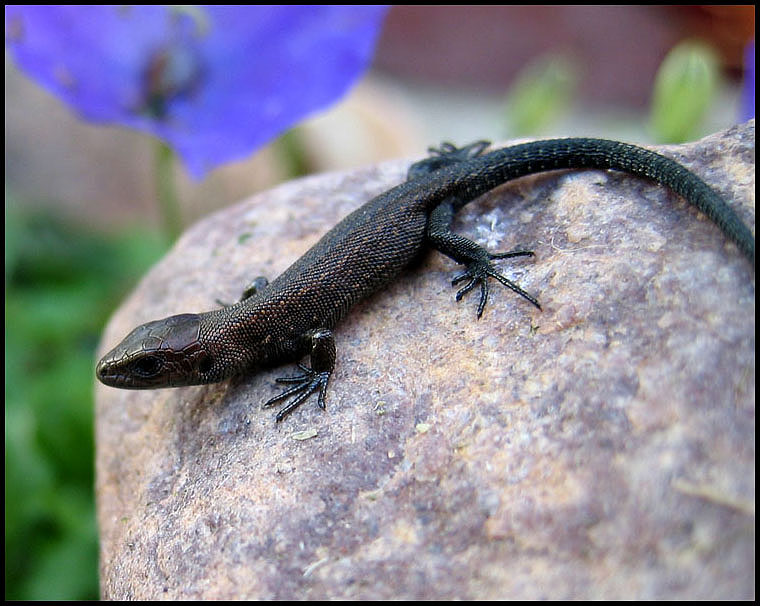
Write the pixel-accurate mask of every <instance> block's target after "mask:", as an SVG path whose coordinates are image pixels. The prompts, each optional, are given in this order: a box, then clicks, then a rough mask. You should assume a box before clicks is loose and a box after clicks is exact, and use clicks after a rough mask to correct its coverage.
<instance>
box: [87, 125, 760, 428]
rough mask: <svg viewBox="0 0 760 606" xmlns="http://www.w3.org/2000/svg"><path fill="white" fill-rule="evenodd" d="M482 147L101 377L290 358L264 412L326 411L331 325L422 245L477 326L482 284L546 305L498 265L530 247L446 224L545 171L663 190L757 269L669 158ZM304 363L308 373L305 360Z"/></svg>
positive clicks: (451, 151)
mask: <svg viewBox="0 0 760 606" xmlns="http://www.w3.org/2000/svg"><path fill="white" fill-rule="evenodd" d="M489 144H490V143H489V142H487V141H477V142H475V143H472V144H470V145H467V146H464V147H455V146H454V145H452V144H449V143H444V144H442V145H441V147H440V148H437V149H436V148H431V149H430V150H429V151H430V156H429V157H427V158H425V159H423V160H421V161H419V162H417V163H415V164H413V165H412V166H411V167H410V169H409V171H408V175H407V180H406V181H405V182H404V183H402V184H400V185H398V186H396V187H393V188H392V189H390V190H388V191H386V192H385V193H383V194H381V195H379V196H377V197H375V198H373V199H372V200H370V201H368V202H367V203H365V204H364V205H363V206H361V207H359V208H358V209H356V210H355V211H353V212H352V213H350V214H349V215H348V216H346V217H345V218H344V219H343V220H341V221H340V222H339V223H337V224H336V225H335V226H334V227H333V228H332V229H331V230H330V231H328V232H327V233H326V234H325V235H324V236H323V237H322V238H321V239H320V240H319V241H318V242H317V243H316V244H315V245H314V246H313V247H312V248H310V249H309V250H308V251H307V252H306V253H305V254H304V255H303V256H302V257H301V258H300V259H298V260H297V261H295V262H294V263H293V264H292V265H291V266H290V267H289V268H288V269H286V270H285V271H284V272H283V273H282V274H281V275H280V276H279V277H277V278H276V279H275V280H273V281H272V282H271V283H268V282H266V280H263V279H258V280H257V282H256V283H255V285H254V286H253V287H251V288H250V289H248V290H247V291H246V292H245V293H244V295H243V298H242V299H241V300H240V301H239V302H237V303H235V304H233V305H229V306H225V307H222V308H219V309H214V310H211V311H207V312H203V313H186V314H179V315H174V316H170V317H168V318H164V319H160V320H154V321H152V322H148V323H146V324H143V325H141V326H138V327H137V328H135V329H134V330H133V331H132V332H131V333H130V334H129V335H127V336H126V337H125V338H124V340H123V341H122V342H121V343H119V344H118V345H117V346H116V347H114V348H113V349H112V350H111V351H110V352H108V353H107V354H106V355H105V356H103V358H102V359H101V360H100V361H99V362H98V364H97V368H96V375H97V378H98V379H99V380H100V381H101V382H102V383H104V384H105V385H108V386H111V387H118V388H125V389H154V388H161V387H179V386H188V385H201V384H208V383H215V382H219V381H223V380H225V379H228V378H230V377H232V376H235V375H240V374H245V373H249V372H253V371H256V370H257V369H260V368H263V367H268V366H275V365H279V364H282V363H286V362H294V361H295V362H298V367H299V368H300V370H301V373H300V374H298V375H296V376H291V377H282V378H279V379H277V381H278V382H279V383H283V384H286V385H288V387H286V388H285V389H284V391H282V393H280V394H278V395H276V396H274V397H273V398H271V399H269V400H268V401H266V402H265V403H264V404H263V407H269V406H272V405H274V404H276V403H278V402H281V401H285V402H286V403H285V405H284V406H283V407H282V408H281V409H280V410H279V412H278V413H277V414H276V417H275V419H276V421H281V420H282V419H283V418H284V417H285V416H286V415H288V414H289V413H291V412H292V411H293V410H295V409H296V408H297V407H298V406H299V405H300V404H302V403H303V402H304V401H305V400H306V399H307V398H308V397H309V396H310V395H312V394H314V393H316V394H317V404H318V406H319V407H320V408H322V409H325V406H326V404H325V402H326V392H327V384H328V381H329V379H330V376H331V374H332V372H333V370H334V368H335V362H336V346H335V338H334V336H333V329H334V327H335V326H336V325H337V324H338V322H339V321H340V320H341V319H342V318H343V317H345V316H346V314H347V313H348V311H349V309H350V308H351V307H352V306H353V305H354V304H355V303H357V302H358V301H360V300H362V299H364V298H366V297H367V296H368V295H370V294H371V293H373V292H376V291H377V290H378V289H380V288H381V287H383V286H384V285H386V284H387V283H388V282H389V281H391V280H392V279H393V278H394V277H395V276H396V275H398V274H399V273H400V272H401V271H402V270H403V269H404V268H405V267H406V266H407V265H408V264H409V263H410V262H411V261H412V260H413V259H414V258H416V257H417V256H418V255H419V253H420V251H421V250H423V249H424V248H426V247H433V248H435V249H437V250H438V251H440V252H441V253H443V254H444V255H446V256H448V257H450V258H451V259H453V260H454V261H456V262H457V263H459V264H461V265H463V266H464V270H463V271H462V272H461V273H460V274H458V275H457V276H455V277H454V279H453V280H452V285H456V284H459V283H461V282H464V285H463V286H462V287H461V288H460V289H459V290H458V292H457V293H456V297H455V298H456V300H457V301H459V300H460V299H461V298H462V297H463V296H464V295H465V294H467V293H468V292H470V291H471V290H473V289H475V288H477V287H479V290H480V300H479V303H478V308H477V317H478V318H480V317H481V316H482V314H483V311H484V309H485V306H486V303H487V301H488V297H489V279H494V280H496V281H497V282H499V283H500V284H502V285H503V286H505V287H507V288H509V289H511V290H513V291H514V292H515V293H517V294H518V295H520V296H521V297H523V298H524V299H526V300H527V301H528V302H530V303H531V304H532V305H534V306H535V307H537V308H538V309H541V306H540V304H539V302H538V300H537V299H536V298H535V297H533V296H532V295H531V294H529V293H528V292H526V291H525V290H523V289H522V288H521V287H520V286H519V285H518V284H516V283H515V282H513V281H511V280H509V279H508V278H506V277H505V276H504V275H502V274H501V273H500V272H499V271H498V270H497V268H496V266H495V265H494V263H493V262H494V261H496V260H500V259H506V258H513V257H523V256H532V255H533V252H532V251H530V250H513V251H509V252H500V253H492V252H489V251H488V250H486V249H485V248H484V247H482V246H480V245H479V244H477V243H476V242H474V241H472V240H470V239H468V238H465V237H463V236H460V235H457V234H455V233H454V232H452V231H451V224H452V221H453V218H454V216H455V214H456V213H457V212H458V211H459V210H460V209H461V208H462V207H463V206H465V205H466V204H467V203H469V202H471V201H472V200H474V199H476V198H477V197H479V196H480V195H482V194H484V193H486V192H487V191H489V190H491V189H493V188H495V187H497V186H499V185H501V184H503V183H505V182H507V181H510V180H512V179H516V178H518V177H521V176H525V175H529V174H534V173H539V172H544V171H549V170H557V169H583V168H586V169H613V170H618V171H623V172H627V173H630V174H633V175H636V176H640V177H643V178H647V179H650V180H654V181H656V182H658V183H660V184H662V185H665V186H667V187H669V188H670V189H672V190H673V191H675V192H676V193H677V194H679V195H681V196H682V197H683V198H685V199H686V200H687V201H688V202H690V203H691V204H693V205H694V206H696V207H697V208H698V209H699V210H700V211H702V212H703V213H705V214H706V215H707V216H708V217H709V218H710V219H711V220H712V221H713V222H714V223H716V224H717V225H718V227H720V229H721V230H722V231H723V232H724V233H725V235H726V236H727V237H728V238H729V239H731V240H732V241H733V242H734V243H735V244H736V245H737V246H738V248H739V250H740V251H741V252H742V253H743V254H744V255H745V256H746V257H747V258H748V259H749V261H750V262H751V263H752V265H753V268H754V262H755V239H754V236H753V234H752V232H751V231H750V229H749V228H748V227H747V226H746V225H745V224H744V223H743V222H742V220H741V219H740V218H739V217H738V215H737V214H736V213H735V212H734V211H733V210H732V209H731V207H730V206H728V204H726V202H725V201H724V200H723V199H722V198H721V196H720V195H719V194H718V193H717V192H716V191H715V190H713V189H712V188H711V187H710V186H709V185H707V184H706V183H705V182H704V181H703V180H702V179H701V178H699V177H698V176H697V175H695V174H694V173H693V172H691V171H690V170H688V169H687V168H685V167H684V166H682V165H681V164H679V163H678V162H676V161H674V160H672V159H670V158H668V157H666V156H663V155H661V154H658V153H656V152H653V151H650V150H647V149H645V148H643V147H639V146H635V145H631V144H628V143H622V142H618V141H610V140H605V139H592V138H565V139H550V140H543V141H534V142H530V143H524V144H520V145H514V146H510V147H506V148H501V149H497V150H494V151H490V152H487V153H486V151H485V150H486V149H487V147H488V145H489ZM307 355H308V356H309V361H310V366H307V365H305V364H302V363H301V362H300V360H302V359H303V358H304V357H305V356H307Z"/></svg>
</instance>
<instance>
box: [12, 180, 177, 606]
mask: <svg viewBox="0 0 760 606" xmlns="http://www.w3.org/2000/svg"><path fill="white" fill-rule="evenodd" d="M5 236H6V241H5V254H6V260H5V286H6V298H5V328H6V340H5V354H6V355H5V376H6V383H5V581H6V584H5V597H6V599H31V600H51V599H66V600H79V599H97V598H98V544H97V532H96V525H95V506H94V477H93V471H94V465H93V453H94V444H93V382H94V371H93V368H94V356H95V353H94V350H95V347H96V345H97V341H98V338H99V335H100V332H101V330H102V328H103V325H104V324H105V322H106V320H107V319H108V316H109V315H110V313H111V311H112V310H113V308H114V307H115V306H116V305H117V304H118V302H119V300H120V298H121V297H122V296H123V295H124V294H125V292H126V291H127V290H128V289H129V288H130V286H131V285H132V284H134V282H136V280H137V279H138V278H139V276H141V275H142V274H143V273H144V272H145V270H146V269H147V268H148V267H149V266H150V265H151V264H152V263H153V262H155V261H156V260H157V259H158V258H159V257H160V256H161V254H162V253H163V252H164V251H165V248H166V247H165V245H164V244H162V239H161V238H160V237H158V236H157V235H156V236H146V235H145V233H144V231H142V232H141V233H137V231H135V232H132V233H123V234H121V235H117V236H113V235H106V234H97V233H94V232H92V231H90V230H88V229H86V228H84V227H83V226H81V225H77V224H73V223H70V222H66V221H64V220H61V219H59V218H56V217H54V216H53V215H52V213H51V212H50V211H38V212H27V211H24V210H23V204H22V203H21V202H20V201H18V200H15V199H14V198H13V196H9V195H8V194H7V193H6V233H5Z"/></svg>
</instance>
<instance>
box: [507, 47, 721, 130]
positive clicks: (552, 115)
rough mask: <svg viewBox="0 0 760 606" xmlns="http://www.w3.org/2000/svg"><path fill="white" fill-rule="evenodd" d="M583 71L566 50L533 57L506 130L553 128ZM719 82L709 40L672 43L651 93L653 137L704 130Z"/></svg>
mask: <svg viewBox="0 0 760 606" xmlns="http://www.w3.org/2000/svg"><path fill="white" fill-rule="evenodd" d="M581 72H582V70H581V68H580V65H579V64H578V62H577V61H575V60H574V59H573V57H572V55H568V54H566V53H563V54H559V53H556V54H555V53H552V54H548V55H544V56H542V57H540V58H538V59H537V60H535V61H532V62H531V63H529V64H528V65H527V66H526V67H525V68H523V70H522V71H521V72H520V73H519V74H518V75H517V77H516V78H515V80H514V82H513V84H512V86H511V87H510V89H509V91H508V93H507V96H506V99H505V133H504V134H505V135H506V136H508V137H523V136H535V135H536V134H538V133H541V132H544V131H547V130H551V128H552V127H553V126H555V125H556V123H557V122H558V121H559V120H560V119H562V118H564V117H566V116H567V115H569V114H570V112H571V111H572V107H573V104H574V102H575V100H576V94H577V91H578V88H579V86H580V84H581V83H580V79H581ZM719 85H720V61H719V59H718V55H717V53H716V52H715V51H714V50H713V49H712V48H711V47H710V46H709V45H708V44H707V43H703V42H699V41H694V40H690V41H685V42H682V43H680V44H678V45H676V46H675V47H673V49H672V50H671V51H670V52H669V53H668V55H667V56H666V57H665V59H664V61H663V62H662V65H661V66H660V68H659V70H658V72H657V76H656V80H655V85H654V90H653V93H652V103H651V107H650V114H649V118H648V123H649V124H648V126H649V131H650V135H651V136H652V137H653V139H654V140H655V141H657V142H659V143H682V142H684V141H689V140H692V139H695V138H697V137H699V136H701V135H702V134H704V130H705V122H706V118H707V116H708V113H709V111H710V110H711V109H712V108H714V107H715V103H716V99H717V92H718V89H719ZM639 127H641V124H640V123H639Z"/></svg>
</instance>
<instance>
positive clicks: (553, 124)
mask: <svg viewBox="0 0 760 606" xmlns="http://www.w3.org/2000/svg"><path fill="white" fill-rule="evenodd" d="M754 23H755V13H754V6H711V7H696V6H662V5H660V6H618V7H600V6H552V7H542V6H522V7H521V6H466V7H463V6H396V7H392V8H391V9H390V11H389V12H388V14H387V17H386V19H385V21H384V25H383V28H382V30H381V34H380V38H379V42H378V44H377V47H376V50H375V54H374V59H373V61H372V63H371V67H370V69H369V71H368V72H366V73H365V74H364V76H363V77H362V78H361V79H360V81H359V82H358V84H356V86H354V87H353V88H352V89H351V90H350V91H349V93H348V94H347V95H346V96H345V97H344V98H342V99H341V100H339V101H338V102H336V103H335V104H334V105H333V106H331V107H330V108H329V109H328V110H327V111H325V112H321V113H318V114H316V115H314V116H312V117H310V118H308V119H307V120H305V121H303V122H301V123H299V124H298V125H297V126H295V127H294V128H293V129H291V130H290V131H288V132H287V133H285V134H284V135H283V136H281V137H279V138H278V139H277V140H275V141H273V142H272V143H271V144H269V145H267V146H265V147H263V148H261V149H258V150H256V151H255V152H252V153H251V155H250V156H249V157H248V158H245V159H243V160H241V161H238V162H233V163H229V164H226V165H224V166H222V167H220V168H217V169H215V170H213V171H211V172H210V173H209V174H208V175H207V176H206V177H205V178H204V179H203V180H201V181H197V180H193V179H191V178H190V177H189V176H188V174H187V173H186V171H185V169H184V168H183V166H182V165H181V164H180V163H174V164H172V165H171V168H170V171H171V175H172V178H173V180H174V182H175V184H176V187H177V192H178V199H179V201H180V215H181V223H182V224H183V225H185V226H187V225H189V224H190V223H192V222H194V221H196V220H197V219H198V218H200V217H202V216H204V215H206V214H208V213H210V212H213V211H214V210H216V209H219V208H223V207H225V206H228V205H230V204H234V203H235V202H238V201H240V200H241V199H243V198H246V197H248V196H250V195H252V194H254V193H255V192H257V191H261V190H263V189H266V188H269V187H271V186H273V185H275V184H277V183H280V182H282V181H284V180H288V179H292V178H294V177H297V176H299V175H303V174H311V173H316V172H323V171H329V170H343V169H350V168H352V167H357V166H360V165H365V164H371V163H375V162H379V161H382V160H385V159H391V158H399V157H408V158H410V159H411V158H419V157H421V156H423V155H424V154H425V150H426V148H427V147H428V146H429V145H432V144H438V143H440V142H441V141H444V140H450V141H453V142H455V143H459V144H464V143H469V142H471V141H473V140H476V139H482V138H486V139H490V140H492V141H494V142H503V141H506V140H508V139H511V138H518V137H548V136H565V135H592V136H602V137H607V138H615V139H623V140H627V141H631V142H641V143H658V142H679V141H681V140H687V139H695V138H699V137H700V136H702V135H705V134H707V133H710V132H714V131H717V130H720V129H723V128H726V127H729V126H731V125H732V124H735V123H737V122H741V121H744V120H746V119H747V118H748V117H754V47H753V46H750V43H751V42H753V41H754ZM8 28H9V26H8V22H7V21H6V41H7V40H8V37H9V32H8ZM750 81H751V97H750V99H751V100H750V102H749V104H748V103H747V101H746V96H745V97H744V100H743V94H744V95H746V94H747V86H748V85H749V84H748V83H749V82H750ZM743 87H744V91H743ZM5 88H6V95H5V175H6V177H5V179H6V180H5V196H6V213H5V214H6V274H5V279H6V410H5V421H6V430H5V449H6V463H5V471H6V476H5V477H6V480H5V481H6V484H5V493H6V506H5V507H6V509H5V521H6V535H5V538H6V548H5V555H6V560H5V561H6V564H5V567H6V568H5V573H6V598H8V599H97V597H98V585H97V553H98V548H97V530H96V526H95V510H94V495H93V482H94V480H93V478H94V469H93V449H94V443H93V418H92V414H93V401H92V386H93V382H94V373H93V368H94V362H95V360H94V350H95V347H96V345H97V342H98V338H99V334H100V331H101V330H102V327H103V326H104V324H105V322H106V321H107V319H108V317H109V315H110V313H111V311H112V310H113V309H115V307H116V306H118V304H119V301H120V300H121V299H122V298H123V297H124V296H125V295H126V294H127V293H128V292H129V290H130V289H131V287H132V286H133V285H134V284H135V283H136V281H137V280H138V279H139V278H140V276H141V275H142V274H143V273H145V271H147V269H148V268H149V267H150V266H151V265H152V264H153V263H155V262H156V261H157V260H158V259H159V258H160V257H161V255H162V254H163V253H164V252H165V251H166V250H167V249H168V247H169V246H170V243H171V238H170V237H168V236H167V235H166V233H165V231H163V228H162V221H161V216H160V211H159V209H158V205H157V202H156V198H157V191H156V188H157V185H156V177H155V171H156V167H155V154H154V151H153V150H154V147H153V146H154V141H153V139H152V138H151V137H150V136H148V135H145V134H142V133H138V132H135V131H128V130H125V129H122V128H116V127H108V126H97V125H93V124H88V123H86V122H83V121H82V120H80V119H78V118H77V117H76V116H75V115H74V114H73V113H72V111H71V110H70V109H69V108H68V107H66V106H65V105H64V104H63V103H62V102H61V101H59V100H58V99H57V98H55V97H54V96H52V95H51V94H49V93H48V92H46V91H44V90H43V89H42V88H41V87H40V86H38V85H37V84H35V83H34V82H33V81H32V80H30V79H29V78H28V77H27V76H26V75H24V73H22V72H21V71H19V70H18V68H17V67H16V65H15V64H14V61H13V57H12V56H11V55H10V54H9V53H8V50H7V46H6V61H5ZM695 99H696V101H695ZM750 106H751V110H750V109H749V108H750ZM685 114H687V115H688V116H690V119H689V120H688V121H687V123H685V124H683V123H681V122H680V118H681V117H682V116H684V115H685ZM327 227H329V226H325V228H327Z"/></svg>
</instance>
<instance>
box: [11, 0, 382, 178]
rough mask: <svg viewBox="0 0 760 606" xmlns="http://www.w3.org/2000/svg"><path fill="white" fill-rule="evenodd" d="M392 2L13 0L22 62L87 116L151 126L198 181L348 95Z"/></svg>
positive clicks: (15, 42) (15, 50)
mask: <svg viewBox="0 0 760 606" xmlns="http://www.w3.org/2000/svg"><path fill="white" fill-rule="evenodd" d="M386 10H387V8H386V7H385V6H206V7H190V6H182V7H173V8H172V7H168V6H129V7H127V6H118V7H117V6H6V7H5V38H6V44H7V46H8V48H9V49H10V51H11V53H12V55H13V56H14V58H15V60H16V63H17V64H18V66H19V67H20V68H21V69H23V70H24V71H25V72H26V73H27V74H28V75H29V76H31V77H32V78H34V79H35V80H36V81H37V82H38V83H39V84H40V85H42V86H43V87H45V88H46V89H47V90H49V91H50V92H52V93H53V94H55V95H57V96H58V97H60V98H61V99H62V100H64V101H65V102H66V103H68V104H69V105H70V106H71V107H72V108H74V109H75V110H76V111H77V112H78V113H79V114H80V115H81V116H82V117H83V118H85V119H87V120H90V121H92V122H98V123H111V124H119V125H123V126H127V127H129V128H134V129H137V130H142V131H145V132H149V133H152V134H154V135H155V136H157V137H158V138H160V139H162V140H163V141H164V142H166V143H167V144H168V145H170V146H171V147H172V148H173V149H174V150H175V152H177V153H178V154H179V156H180V157H181V158H182V159H183V161H184V162H185V165H186V166H187V168H188V170H189V172H190V173H191V174H192V175H193V176H195V177H198V178H199V177H201V176H203V174H204V173H205V172H206V171H208V170H210V169H212V168H213V167H215V166H216V165H219V164H222V163H224V162H227V161H230V160H234V159H238V158H241V157H244V156H246V155H248V154H250V153H252V152H253V150H255V149H256V148H257V147H259V146H261V145H263V144H264V143H265V142H267V141H268V140H269V139H271V138H273V137H274V136H276V135H277V134H279V133H281V132H282V131H283V130H285V129H287V128H288V127H290V126H292V125H293V124H295V123H296V122H297V121H299V120H301V119H302V118H304V117H305V116H307V115H308V114H310V113H312V112H315V111H316V110H318V109H322V108H324V107H325V106H327V105H328V104H330V103H331V102H333V101H335V100H337V99H338V98H339V97H340V96H341V95H342V94H343V93H345V92H346V90H347V89H348V88H349V86H350V85H351V84H352V83H353V82H354V81H355V80H356V79H357V78H358V77H359V76H360V75H361V73H362V72H363V71H364V69H365V68H366V67H367V65H368V63H369V61H370V59H371V56H372V52H373V49H374V45H375V41H376V39H377V36H378V33H379V31H380V26H381V24H382V19H383V17H384V15H385V12H386Z"/></svg>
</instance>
